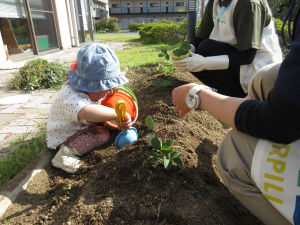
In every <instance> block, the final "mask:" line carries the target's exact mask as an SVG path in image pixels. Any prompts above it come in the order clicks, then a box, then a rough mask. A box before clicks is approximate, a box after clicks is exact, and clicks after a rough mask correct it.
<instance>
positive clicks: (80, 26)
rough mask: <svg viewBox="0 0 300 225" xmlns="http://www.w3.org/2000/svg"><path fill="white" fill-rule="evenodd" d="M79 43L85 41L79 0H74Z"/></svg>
mask: <svg viewBox="0 0 300 225" xmlns="http://www.w3.org/2000/svg"><path fill="white" fill-rule="evenodd" d="M74 5H75V14H76V24H77V31H78V38H79V43H83V42H85V36H84V25H83V16H82V5H81V0H74Z"/></svg>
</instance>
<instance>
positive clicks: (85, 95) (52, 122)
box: [47, 43, 131, 173]
mask: <svg viewBox="0 0 300 225" xmlns="http://www.w3.org/2000/svg"><path fill="white" fill-rule="evenodd" d="M127 82H128V80H127V78H126V77H125V75H124V74H123V73H122V72H121V71H120V63H119V60H118V58H117V56H116V55H115V53H114V52H113V51H112V50H111V49H110V48H108V47H107V46H105V45H103V44H97V43H93V44H89V45H85V46H84V47H82V48H81V49H80V51H79V52H78V55H77V62H76V64H73V65H72V66H71V69H70V70H69V72H68V81H67V82H65V83H64V85H63V86H62V88H61V90H60V91H59V92H58V93H57V95H56V96H55V98H54V100H53V103H52V106H51V111H50V118H49V122H48V125H47V146H48V147H49V148H51V149H57V148H59V151H58V152H57V154H56V155H55V157H54V158H53V159H52V161H51V163H52V165H53V166H54V167H57V168H61V169H63V170H65V171H66V172H68V173H75V172H76V171H77V169H78V168H79V167H80V158H79V156H82V155H85V154H86V153H88V152H90V151H92V150H93V149H94V148H96V147H99V146H101V145H102V144H104V143H105V142H107V141H108V139H109V136H110V134H109V131H108V130H107V129H106V128H105V127H103V126H100V125H99V124H97V123H100V122H105V121H110V120H116V121H117V125H118V127H119V129H121V127H120V124H119V120H118V117H117V114H116V113H115V109H112V108H109V107H105V106H102V105H99V104H97V103H95V102H97V101H98V100H102V99H104V98H105V96H106V94H109V93H114V92H116V91H117V89H116V88H117V87H119V86H121V85H123V84H126V83H127ZM91 124H92V125H91ZM123 126H124V128H126V129H128V128H130V126H131V117H130V115H129V114H128V113H127V114H126V119H125V121H124V122H123Z"/></svg>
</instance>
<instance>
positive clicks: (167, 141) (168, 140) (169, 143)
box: [162, 139, 174, 147]
mask: <svg viewBox="0 0 300 225" xmlns="http://www.w3.org/2000/svg"><path fill="white" fill-rule="evenodd" d="M173 142H174V141H173V140H172V139H167V140H163V143H162V147H170V146H171V145H172V144H173Z"/></svg>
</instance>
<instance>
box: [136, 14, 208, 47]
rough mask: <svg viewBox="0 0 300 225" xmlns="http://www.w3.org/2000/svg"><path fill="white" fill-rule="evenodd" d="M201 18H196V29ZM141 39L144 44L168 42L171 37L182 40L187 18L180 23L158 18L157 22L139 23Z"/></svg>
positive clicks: (185, 32) (185, 31) (184, 34)
mask: <svg viewBox="0 0 300 225" xmlns="http://www.w3.org/2000/svg"><path fill="white" fill-rule="evenodd" d="M201 21H202V20H201V19H199V20H198V24H197V26H196V28H195V29H196V30H198V28H199V26H200V23H201ZM139 32H140V36H141V40H142V42H143V43H144V44H154V43H165V44H166V43H168V42H170V40H171V38H179V39H181V40H184V38H185V36H186V34H187V19H185V20H183V21H182V22H180V23H175V22H172V21H167V20H160V21H159V22H157V23H147V24H141V25H140V26H139Z"/></svg>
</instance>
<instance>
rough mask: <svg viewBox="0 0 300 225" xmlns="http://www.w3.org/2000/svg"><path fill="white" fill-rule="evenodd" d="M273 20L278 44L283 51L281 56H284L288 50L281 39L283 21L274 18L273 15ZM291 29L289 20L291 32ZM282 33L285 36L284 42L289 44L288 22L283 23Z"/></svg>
mask: <svg viewBox="0 0 300 225" xmlns="http://www.w3.org/2000/svg"><path fill="white" fill-rule="evenodd" d="M273 21H274V23H275V29H276V33H277V35H278V39H279V44H280V47H281V50H282V53H283V57H285V56H286V54H287V53H288V51H289V50H288V49H287V47H286V46H285V45H284V44H283V41H282V36H281V28H282V25H283V22H282V21H281V20H280V19H278V18H274V17H273ZM292 30H293V22H291V32H292ZM283 35H284V37H285V41H286V43H287V44H289V42H290V39H289V35H288V22H286V24H285V25H284V30H283Z"/></svg>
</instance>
